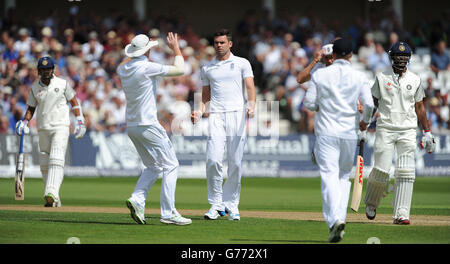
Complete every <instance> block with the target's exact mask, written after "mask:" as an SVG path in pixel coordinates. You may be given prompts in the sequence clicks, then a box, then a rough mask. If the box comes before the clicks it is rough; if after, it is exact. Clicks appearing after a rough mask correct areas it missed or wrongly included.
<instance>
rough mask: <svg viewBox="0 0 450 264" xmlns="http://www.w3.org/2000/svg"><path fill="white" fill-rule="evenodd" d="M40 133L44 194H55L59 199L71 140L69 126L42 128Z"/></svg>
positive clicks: (40, 161) (40, 159) (40, 157)
mask: <svg viewBox="0 0 450 264" xmlns="http://www.w3.org/2000/svg"><path fill="white" fill-rule="evenodd" d="M38 134H39V164H40V167H41V173H42V180H43V181H44V195H47V194H49V193H51V194H53V195H54V196H55V198H56V200H59V190H60V188H61V184H62V182H63V178H64V165H65V156H66V149H67V142H68V141H69V134H70V132H69V127H66V126H61V127H55V128H54V129H48V130H47V129H45V130H44V129H41V130H39V132H38Z"/></svg>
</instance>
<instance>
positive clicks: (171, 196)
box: [128, 123, 179, 218]
mask: <svg viewBox="0 0 450 264" xmlns="http://www.w3.org/2000/svg"><path fill="white" fill-rule="evenodd" d="M128 136H129V137H130V139H131V141H132V142H133V144H134V146H135V147H136V150H137V152H138V154H139V156H140V157H141V159H142V162H143V163H144V165H145V167H146V168H145V169H144V170H143V171H142V173H141V176H140V177H139V180H138V181H137V184H136V187H135V189H134V191H133V193H132V195H131V198H130V199H131V200H132V201H133V202H136V203H137V204H138V206H139V207H141V209H143V210H144V209H145V201H146V199H147V196H148V192H149V190H150V188H151V187H152V186H153V184H154V183H155V182H156V180H157V179H158V177H159V176H162V183H161V195H160V204H161V218H170V217H171V216H172V215H173V214H178V212H177V211H176V208H175V189H176V184H177V178H178V166H179V163H178V159H177V157H176V155H175V150H174V149H173V146H172V143H171V142H170V139H169V137H168V136H167V133H166V131H165V130H164V128H163V127H162V126H161V125H160V124H159V123H156V124H153V125H149V126H137V127H128Z"/></svg>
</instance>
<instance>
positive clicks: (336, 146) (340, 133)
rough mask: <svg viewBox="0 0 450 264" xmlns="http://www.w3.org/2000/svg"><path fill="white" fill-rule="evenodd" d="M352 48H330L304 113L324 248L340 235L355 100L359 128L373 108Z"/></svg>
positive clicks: (354, 135) (344, 44) (343, 44)
mask: <svg viewBox="0 0 450 264" xmlns="http://www.w3.org/2000/svg"><path fill="white" fill-rule="evenodd" d="M351 56H352V45H351V42H350V41H349V40H347V39H337V40H336V41H335V42H334V44H333V57H334V62H333V64H332V65H330V66H328V67H325V68H322V69H318V70H317V71H316V72H315V73H313V74H312V78H311V86H310V87H309V88H308V91H307V93H306V96H305V102H304V104H305V107H306V108H307V109H309V110H310V111H315V112H316V114H315V115H314V133H315V136H316V141H315V145H314V155H315V158H316V161H317V164H318V166H319V172H320V178H321V191H322V211H323V216H324V218H325V222H326V224H327V226H328V227H329V229H330V236H329V239H328V240H329V242H339V241H340V240H341V239H342V237H343V234H344V228H345V219H346V216H347V206H348V200H349V196H350V187H351V182H350V180H349V178H350V172H351V170H352V168H353V161H354V158H355V151H356V146H357V139H358V128H359V127H360V114H359V112H358V99H360V100H361V102H362V104H363V105H364V112H363V114H362V122H363V124H365V125H366V126H367V124H368V123H369V121H370V118H371V115H372V111H373V108H374V105H373V100H372V96H371V94H370V83H369V80H368V79H367V77H366V76H365V74H364V73H362V72H359V71H356V70H354V69H353V68H352V66H351V64H350V61H349V60H350V58H351Z"/></svg>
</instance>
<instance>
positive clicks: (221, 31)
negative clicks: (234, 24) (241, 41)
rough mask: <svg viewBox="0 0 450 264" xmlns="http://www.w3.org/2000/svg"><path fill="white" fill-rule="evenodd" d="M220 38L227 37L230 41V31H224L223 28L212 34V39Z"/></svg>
mask: <svg viewBox="0 0 450 264" xmlns="http://www.w3.org/2000/svg"><path fill="white" fill-rule="evenodd" d="M220 36H227V39H228V41H231V39H232V38H231V32H230V30H228V29H225V28H222V29H219V30H217V31H216V32H215V33H214V37H220Z"/></svg>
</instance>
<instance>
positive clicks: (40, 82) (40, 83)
mask: <svg viewBox="0 0 450 264" xmlns="http://www.w3.org/2000/svg"><path fill="white" fill-rule="evenodd" d="M55 77H56V76H55V75H54V74H53V77H52V78H51V79H50V82H49V83H48V85H45V83H43V82H42V80H41V79H39V85H40V86H41V87H44V88H45V87H48V86H50V84H51V83H52V80H53V78H55Z"/></svg>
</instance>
